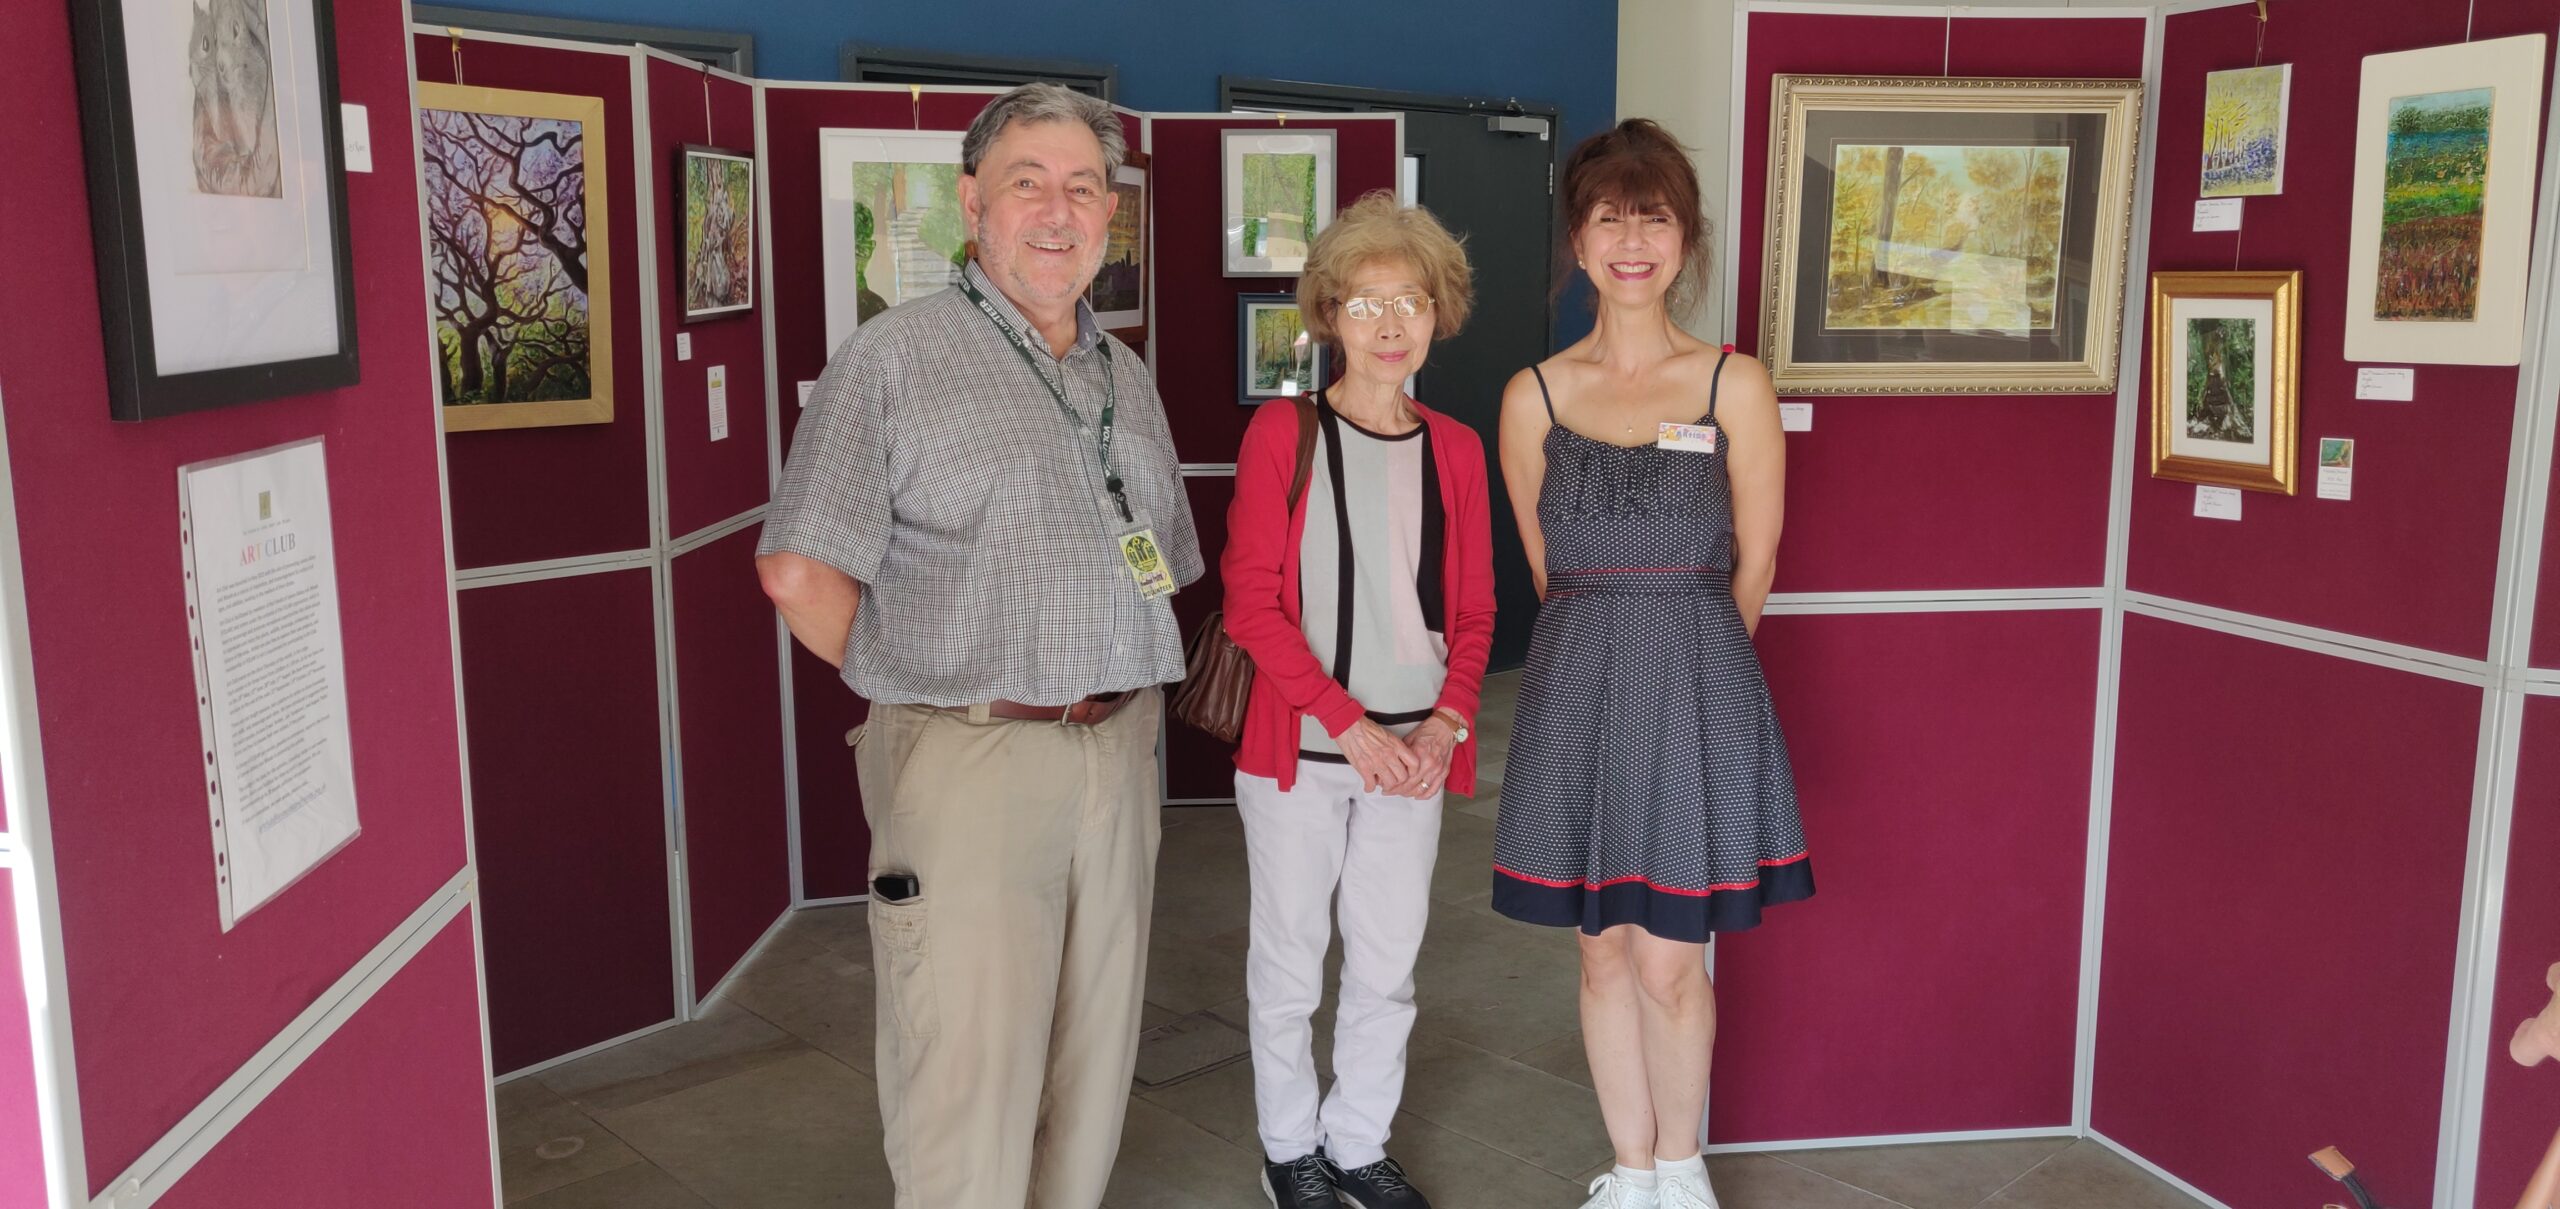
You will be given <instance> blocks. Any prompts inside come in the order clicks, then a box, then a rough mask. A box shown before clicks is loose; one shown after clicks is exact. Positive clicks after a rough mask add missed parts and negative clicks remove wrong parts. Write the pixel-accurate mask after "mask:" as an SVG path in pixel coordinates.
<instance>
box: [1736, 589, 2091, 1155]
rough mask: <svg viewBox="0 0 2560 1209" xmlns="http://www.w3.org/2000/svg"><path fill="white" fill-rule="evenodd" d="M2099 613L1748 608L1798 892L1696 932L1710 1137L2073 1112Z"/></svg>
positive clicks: (2010, 1124) (2023, 1120)
mask: <svg viewBox="0 0 2560 1209" xmlns="http://www.w3.org/2000/svg"><path fill="white" fill-rule="evenodd" d="M2098 625H2099V614H2098V611H2097V610H2094V609H2085V610H2068V611H2062V610H2043V611H2035V612H2020V613H2005V612H1982V613H1884V614H1867V615H1796V616H1773V617H1770V618H1767V619H1766V620H1764V621H1763V622H1762V623H1761V626H1760V631H1759V635H1758V645H1759V647H1760V650H1761V657H1762V659H1763V661H1764V664H1765V667H1766V669H1767V672H1768V676H1769V683H1770V690H1771V693H1772V694H1773V696H1774V697H1775V699H1776V703H1777V709H1778V720H1779V723H1780V725H1781V726H1783V727H1784V729H1785V731H1786V736H1787V748H1788V752H1789V754H1790V756H1791V757H1792V758H1793V760H1794V765H1795V774H1796V783H1797V788H1798V792H1799V797H1800V799H1801V801H1802V803H1803V815H1804V828H1805V834H1806V838H1807V842H1808V843H1809V844H1810V846H1811V851H1812V853H1813V869H1814V883H1815V886H1816V892H1815V894H1814V896H1813V897H1812V898H1811V899H1808V900H1806V901H1804V902H1801V903H1791V904H1788V905H1786V906H1781V907H1773V908H1771V909H1770V910H1769V912H1768V914H1767V915H1766V916H1765V917H1763V920H1762V922H1761V925H1760V927H1759V928H1757V929H1755V930H1753V931H1749V932H1742V933H1736V934H1733V935H1730V936H1725V937H1722V938H1720V939H1718V940H1717V942H1716V946H1715V947H1716V950H1717V951H1716V954H1715V974H1716V1000H1717V1044H1716V1061H1715V1070H1714V1088H1713V1098H1712V1101H1711V1103H1712V1104H1713V1110H1712V1111H1711V1112H1710V1113H1709V1114H1708V1125H1709V1128H1710V1130H1711V1131H1712V1134H1713V1136H1712V1140H1713V1141H1715V1142H1718V1143H1747V1142H1771V1141H1782V1140H1789V1139H1802V1138H1828V1137H1857V1136H1868V1135H1880V1134H1901V1133H1936V1132H1944V1131H1955V1130H1978V1129H2025V1128H2038V1127H2062V1128H2067V1127H2068V1126H2069V1125H2070V1124H2071V1108H2072V1105H2071V1081H2072V1056H2073V1044H2074V1035H2075V1029H2076V1027H2077V1017H2078V1010H2077V1009H2078V1003H2079V986H2080V949H2081V945H2080V935H2081V926H2080V921H2081V918H2082V909H2081V904H2082V900H2083V897H2084V894H2085V886H2086V881H2085V866H2084V863H2083V861H2082V858H2081V854H2082V852H2083V850H2084V849H2085V847H2086V841H2087V837H2088V833H2089V760H2090V750H2089V744H2090V736H2091V733H2092V731H2093V729H2094V728H2093V719H2094V717H2095V710H2096V704H2097V675H2098V657H2097V652H2098Z"/></svg>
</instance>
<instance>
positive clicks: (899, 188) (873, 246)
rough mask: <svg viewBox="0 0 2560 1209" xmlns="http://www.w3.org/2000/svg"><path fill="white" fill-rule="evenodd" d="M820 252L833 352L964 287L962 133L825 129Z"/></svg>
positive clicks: (821, 141)
mask: <svg viewBox="0 0 2560 1209" xmlns="http://www.w3.org/2000/svg"><path fill="white" fill-rule="evenodd" d="M818 243H819V254H820V257H821V258H822V260H823V261H824V264H825V269H826V279H827V347H826V351H827V352H829V353H833V352H834V351H835V350H836V349H837V348H838V347H839V346H841V345H843V343H844V341H845V337H847V336H851V335H852V334H853V331H854V329H855V328H856V327H859V326H861V325H862V324H864V323H868V322H870V321H871V320H872V319H873V318H874V317H876V316H878V315H879V314H880V312H882V311H885V310H888V309H889V308H890V307H893V306H896V305H898V304H899V303H901V302H912V301H914V300H916V299H918V298H923V297H925V296H927V295H930V294H938V293H941V292H942V291H944V290H947V289H950V288H951V287H952V286H955V285H958V284H960V274H961V271H962V269H963V268H964V266H966V265H967V264H968V263H969V220H968V219H967V218H965V217H963V216H962V214H961V213H960V132H959V131H956V130H953V131H940V130H924V131H904V130H842V129H827V130H820V131H819V132H818Z"/></svg>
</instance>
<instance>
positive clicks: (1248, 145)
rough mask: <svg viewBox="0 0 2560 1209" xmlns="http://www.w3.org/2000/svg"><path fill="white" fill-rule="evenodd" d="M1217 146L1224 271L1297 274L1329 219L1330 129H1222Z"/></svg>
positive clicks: (1236, 274)
mask: <svg viewBox="0 0 2560 1209" xmlns="http://www.w3.org/2000/svg"><path fill="white" fill-rule="evenodd" d="M1219 144H1220V156H1219V158H1220V162H1221V171H1220V174H1219V194H1218V197H1219V201H1220V207H1219V211H1218V212H1219V213H1220V214H1221V215H1223V216H1224V217H1223V219H1222V221H1221V226H1222V228H1223V234H1224V237H1225V240H1226V262H1225V263H1226V274H1227V276H1229V277H1295V276H1297V275H1298V274H1299V273H1300V272H1301V271H1302V270H1304V269H1305V268H1306V264H1307V248H1308V246H1309V245H1311V244H1313V243H1314V242H1315V238H1316V233H1317V232H1319V231H1322V230H1324V229H1325V228H1326V227H1327V226H1330V225H1332V223H1333V210H1334V205H1333V164H1334V160H1333V151H1334V147H1333V132H1332V131H1330V130H1287V129H1280V130H1261V129H1255V130H1228V131H1223V132H1221V134H1220V137H1219Z"/></svg>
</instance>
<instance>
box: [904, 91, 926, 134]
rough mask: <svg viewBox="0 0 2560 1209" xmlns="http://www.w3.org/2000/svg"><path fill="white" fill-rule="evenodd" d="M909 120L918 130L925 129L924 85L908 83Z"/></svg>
mask: <svg viewBox="0 0 2560 1209" xmlns="http://www.w3.org/2000/svg"><path fill="white" fill-rule="evenodd" d="M907 120H908V122H909V124H910V125H911V126H912V127H913V128H914V129H917V130H922V129H924V85H922V84H909V85H907Z"/></svg>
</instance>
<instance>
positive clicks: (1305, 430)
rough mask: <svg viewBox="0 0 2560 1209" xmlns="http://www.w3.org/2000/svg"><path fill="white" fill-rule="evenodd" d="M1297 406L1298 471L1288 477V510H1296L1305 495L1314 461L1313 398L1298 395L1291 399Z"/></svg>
mask: <svg viewBox="0 0 2560 1209" xmlns="http://www.w3.org/2000/svg"><path fill="white" fill-rule="evenodd" d="M1291 402H1292V403H1294V404H1296V405H1297V408H1298V472H1297V473H1296V474H1294V475H1291V476H1290V477H1289V511H1291V512H1295V511H1297V510H1298V501H1299V500H1302V499H1305V498H1306V495H1307V476H1308V475H1309V474H1310V473H1312V472H1313V471H1314V468H1315V462H1316V405H1315V400H1314V399H1312V398H1309V397H1308V396H1306V395H1299V396H1298V397H1297V398H1295V399H1293V400H1291Z"/></svg>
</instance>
